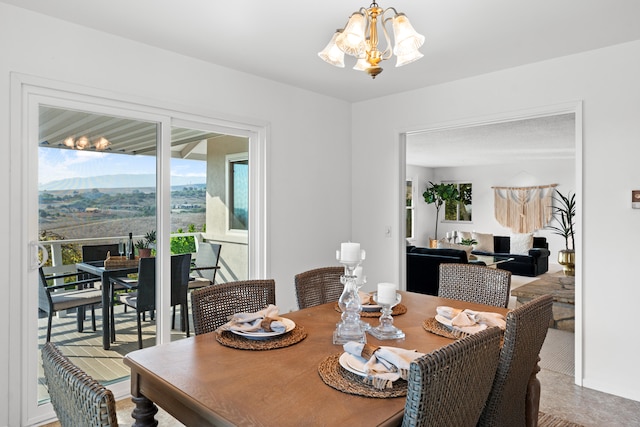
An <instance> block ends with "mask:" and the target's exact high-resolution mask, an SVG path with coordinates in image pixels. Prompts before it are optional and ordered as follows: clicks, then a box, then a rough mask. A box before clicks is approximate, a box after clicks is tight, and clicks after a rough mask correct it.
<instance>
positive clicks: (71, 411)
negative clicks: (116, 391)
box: [42, 342, 118, 427]
mask: <svg viewBox="0 0 640 427" xmlns="http://www.w3.org/2000/svg"><path fill="white" fill-rule="evenodd" d="M42 367H43V369H44V378H45V382H46V384H47V390H48V391H49V397H50V398H51V404H52V405H53V409H54V410H55V412H56V415H57V416H58V420H59V421H60V425H61V426H62V427H76V426H117V425H118V419H117V417H116V401H115V399H114V397H113V393H112V392H111V390H108V389H107V388H105V387H104V386H102V385H101V384H100V383H99V382H98V381H96V380H94V379H93V378H91V377H90V376H89V375H87V374H86V373H85V372H84V371H83V370H82V369H80V368H78V367H77V366H76V365H74V364H73V363H72V362H71V361H70V360H69V359H68V358H67V357H65V356H64V355H62V353H61V352H60V350H58V348H57V347H56V346H55V345H54V344H53V343H50V342H48V343H46V344H45V345H44V347H42Z"/></svg>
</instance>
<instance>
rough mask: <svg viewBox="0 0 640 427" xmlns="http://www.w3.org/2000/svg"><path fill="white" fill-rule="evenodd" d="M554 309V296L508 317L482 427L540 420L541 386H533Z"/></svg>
mask: <svg viewBox="0 0 640 427" xmlns="http://www.w3.org/2000/svg"><path fill="white" fill-rule="evenodd" d="M552 306H553V298H552V297H551V295H543V296H541V297H539V298H536V299H534V300H532V301H530V302H528V303H526V304H524V305H522V306H520V307H518V308H516V309H514V310H513V311H510V312H509V313H507V327H506V329H505V332H504V344H503V346H502V350H501V351H500V362H499V364H498V370H497V372H496V376H495V379H494V380H493V386H492V388H491V393H490V394H489V398H488V399H487V403H486V404H485V407H484V410H483V412H482V416H481V417H480V423H479V424H478V425H479V426H507V425H508V426H514V427H517V426H525V425H526V421H525V420H526V418H527V416H528V417H529V418H530V419H531V417H533V418H532V419H537V417H538V404H537V402H538V401H539V398H540V382H539V381H537V382H534V389H530V388H529V384H530V378H531V375H532V373H537V371H536V370H535V369H536V364H537V363H538V360H539V356H538V355H539V353H540V349H541V348H542V344H543V343H544V340H545V338H546V336H547V330H548V329H549V323H550V322H551V319H552V317H553V313H552ZM527 402H535V403H534V405H528V404H527ZM527 412H529V413H527Z"/></svg>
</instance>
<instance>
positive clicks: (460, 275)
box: [438, 264, 511, 308]
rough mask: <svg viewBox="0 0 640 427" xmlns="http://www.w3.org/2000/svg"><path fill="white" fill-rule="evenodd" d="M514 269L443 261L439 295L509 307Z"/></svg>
mask: <svg viewBox="0 0 640 427" xmlns="http://www.w3.org/2000/svg"><path fill="white" fill-rule="evenodd" d="M510 290H511V272H510V271H507V270H499V269H496V268H491V267H486V266H483V265H474V264H440V279H439V289H438V296H439V297H442V298H450V299H457V300H460V301H467V302H475V303H479V304H487V305H492V306H495V307H505V308H506V307H507V305H508V304H509V291H510Z"/></svg>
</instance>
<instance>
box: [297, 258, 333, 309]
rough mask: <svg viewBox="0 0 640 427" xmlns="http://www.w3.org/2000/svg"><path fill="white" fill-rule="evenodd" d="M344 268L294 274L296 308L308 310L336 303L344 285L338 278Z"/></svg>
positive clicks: (319, 269)
mask: <svg viewBox="0 0 640 427" xmlns="http://www.w3.org/2000/svg"><path fill="white" fill-rule="evenodd" d="M343 274H344V267H322V268H316V269H314V270H309V271H305V272H304V273H300V274H296V276H295V286H296V298H297V299H298V308H300V309H303V308H308V307H313V306H316V305H320V304H325V303H328V302H334V301H338V299H340V295H341V294H342V290H343V289H344V285H343V284H342V282H340V276H342V275H343Z"/></svg>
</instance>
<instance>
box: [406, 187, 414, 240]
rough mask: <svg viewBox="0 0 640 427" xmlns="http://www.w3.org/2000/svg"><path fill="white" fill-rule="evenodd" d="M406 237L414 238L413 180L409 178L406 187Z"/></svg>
mask: <svg viewBox="0 0 640 427" xmlns="http://www.w3.org/2000/svg"><path fill="white" fill-rule="evenodd" d="M405 207H406V229H407V231H406V236H405V237H406V238H407V239H411V238H413V181H412V180H410V179H408V180H407V188H406V204H405Z"/></svg>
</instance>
